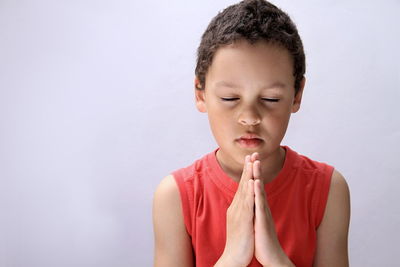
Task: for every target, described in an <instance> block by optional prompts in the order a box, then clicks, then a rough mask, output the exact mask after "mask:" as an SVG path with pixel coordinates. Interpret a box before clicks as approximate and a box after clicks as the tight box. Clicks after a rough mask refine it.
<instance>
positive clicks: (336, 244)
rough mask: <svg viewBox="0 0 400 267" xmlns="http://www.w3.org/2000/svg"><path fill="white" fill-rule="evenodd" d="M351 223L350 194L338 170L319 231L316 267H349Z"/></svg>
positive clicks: (335, 172)
mask: <svg viewBox="0 0 400 267" xmlns="http://www.w3.org/2000/svg"><path fill="white" fill-rule="evenodd" d="M349 222H350V192H349V188H348V185H347V183H346V180H345V179H344V177H343V176H342V175H341V174H340V173H339V172H337V171H336V170H335V171H334V172H333V174H332V181H331V186H330V190H329V194H328V202H327V204H326V209H325V214H324V217H323V219H322V222H321V224H320V226H319V228H318V230H317V251H316V256H315V261H314V266H316V267H336V266H337V267H346V266H349V257H348V248H347V237H348V232H349Z"/></svg>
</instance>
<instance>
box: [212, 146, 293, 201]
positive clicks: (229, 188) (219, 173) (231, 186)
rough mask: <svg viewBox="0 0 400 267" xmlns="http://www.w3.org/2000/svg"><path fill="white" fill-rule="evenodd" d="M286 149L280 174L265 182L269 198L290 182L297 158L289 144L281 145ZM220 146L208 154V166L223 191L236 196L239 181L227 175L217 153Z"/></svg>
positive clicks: (213, 178)
mask: <svg viewBox="0 0 400 267" xmlns="http://www.w3.org/2000/svg"><path fill="white" fill-rule="evenodd" d="M281 147H282V148H284V149H285V151H286V153H285V160H284V163H283V167H282V169H281V170H280V171H279V173H278V175H277V176H276V177H275V178H274V179H273V180H272V181H271V182H269V183H267V184H265V185H264V187H265V191H266V193H267V196H268V198H272V197H274V196H275V195H277V194H278V193H279V192H280V191H281V190H282V189H283V188H284V187H285V186H286V185H287V184H288V182H289V180H290V177H289V175H288V174H289V173H290V170H291V169H292V167H293V165H294V161H295V159H296V157H295V156H296V152H294V151H293V150H291V149H290V148H289V147H288V146H281ZM218 149H219V147H218V148H216V149H215V150H214V151H213V152H212V153H209V154H208V156H207V161H208V166H209V169H210V171H211V172H212V174H213V175H212V176H211V179H212V180H213V181H214V182H215V184H216V185H217V186H218V187H220V188H221V189H222V190H223V191H225V192H227V193H228V194H230V195H231V196H234V195H235V193H236V191H237V188H238V185H239V183H238V182H236V181H234V180H233V179H232V178H231V177H230V176H229V175H227V174H226V173H225V172H224V170H223V169H222V167H221V166H220V165H219V163H218V160H217V157H216V153H217V151H218Z"/></svg>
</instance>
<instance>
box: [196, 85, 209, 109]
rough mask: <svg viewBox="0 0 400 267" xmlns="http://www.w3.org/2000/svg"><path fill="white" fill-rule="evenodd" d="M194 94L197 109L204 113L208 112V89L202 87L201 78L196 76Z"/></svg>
mask: <svg viewBox="0 0 400 267" xmlns="http://www.w3.org/2000/svg"><path fill="white" fill-rule="evenodd" d="M194 94H195V98H196V107H197V110H198V111H200V112H203V113H205V112H207V107H206V96H205V94H206V91H205V88H201V84H200V80H199V79H198V78H197V77H195V78H194Z"/></svg>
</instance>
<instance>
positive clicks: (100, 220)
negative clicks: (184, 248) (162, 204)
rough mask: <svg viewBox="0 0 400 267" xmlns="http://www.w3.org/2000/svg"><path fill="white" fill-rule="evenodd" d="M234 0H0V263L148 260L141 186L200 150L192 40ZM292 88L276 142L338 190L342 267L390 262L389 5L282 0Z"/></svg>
mask: <svg viewBox="0 0 400 267" xmlns="http://www.w3.org/2000/svg"><path fill="white" fill-rule="evenodd" d="M232 3H235V1H212V0H203V1H184V0H173V1H128V0H116V1H104V0H103V1H50V0H47V1H46V0H37V1H11V0H0V266H1V267H53V266H57V267H63V266H66V267H67V266H68V267H69V266H77V267H80V266H82V267H86V266H97V267H103V266H104V267H108V266H118V267H119V266H121V267H125V266H151V265H152V263H153V232H152V219H151V207H152V196H153V192H154V190H155V188H156V186H157V184H158V183H159V182H160V180H161V179H162V178H163V177H164V176H166V175H167V174H169V173H170V172H171V171H173V170H175V169H177V168H181V167H184V166H187V165H189V164H191V163H192V162H193V161H194V160H195V159H197V158H199V157H201V156H202V155H204V154H206V153H208V152H210V151H211V150H212V149H214V148H216V143H215V141H214V139H213V137H212V134H211V132H210V130H209V126H208V121H207V116H206V115H205V114H202V113H199V112H198V111H197V110H196V108H195V106H194V87H193V78H194V65H195V55H196V49H197V46H198V44H199V40H200V36H201V34H202V32H203V31H204V30H205V28H206V26H207V24H208V23H209V21H210V20H211V18H212V17H214V16H215V15H216V14H217V12H218V11H219V10H222V9H223V8H224V7H226V6H227V5H229V4H232ZM274 3H275V4H276V5H278V6H279V7H281V8H283V9H284V10H285V11H286V12H288V13H289V15H291V17H292V19H293V20H294V22H295V23H296V24H297V26H298V29H299V32H300V35H301V36H302V38H303V42H304V47H305V51H306V58H307V72H306V76H307V85H306V88H305V92H304V98H303V103H302V107H301V110H300V111H299V113H297V114H295V115H293V116H292V119H291V123H290V126H289V129H288V132H287V136H286V137H285V139H284V141H283V142H282V144H286V145H289V146H291V147H292V148H293V149H294V150H296V151H298V152H300V153H302V154H305V155H307V156H309V157H311V158H313V159H315V160H319V161H325V162H327V163H329V164H331V165H334V166H335V167H336V168H337V169H338V170H339V171H340V172H341V173H342V174H343V175H344V176H345V177H346V178H347V181H348V183H349V186H350V190H351V202H352V217H351V228H350V236H349V250H350V262H351V265H352V266H363V267H367V266H398V259H397V256H398V255H397V254H398V251H397V250H398V244H399V242H400V232H399V231H398V227H399V225H400V208H399V204H398V203H400V194H399V192H398V188H399V186H400V182H399V171H400V167H399V165H400V164H399V156H398V154H397V152H398V151H399V150H400V145H399V140H400V119H399V112H398V106H399V105H398V103H399V99H400V53H399V49H398V46H399V43H400V27H399V26H400V25H399V24H400V20H399V14H400V2H399V1H395V0H391V1H390V0H387V1H356V0H352V1H315V0H314V1H312V0H309V1H289V0H276V1H274Z"/></svg>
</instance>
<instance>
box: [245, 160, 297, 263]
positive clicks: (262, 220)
mask: <svg viewBox="0 0 400 267" xmlns="http://www.w3.org/2000/svg"><path fill="white" fill-rule="evenodd" d="M253 158H258V155H256V156H255V157H253V155H252V159H253ZM260 175H261V163H260V161H259V160H255V161H254V162H253V177H254V179H255V181H254V192H255V220H254V235H255V257H256V259H257V260H258V262H259V263H261V264H262V265H263V266H294V265H293V264H292V262H291V261H290V259H289V258H288V256H287V255H286V254H285V252H284V251H283V249H282V247H281V245H280V243H279V240H278V236H277V234H276V231H275V225H274V220H273V218H272V214H271V210H270V209H269V205H268V202H267V199H266V193H265V189H264V183H263V181H262V180H261V179H260Z"/></svg>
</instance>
